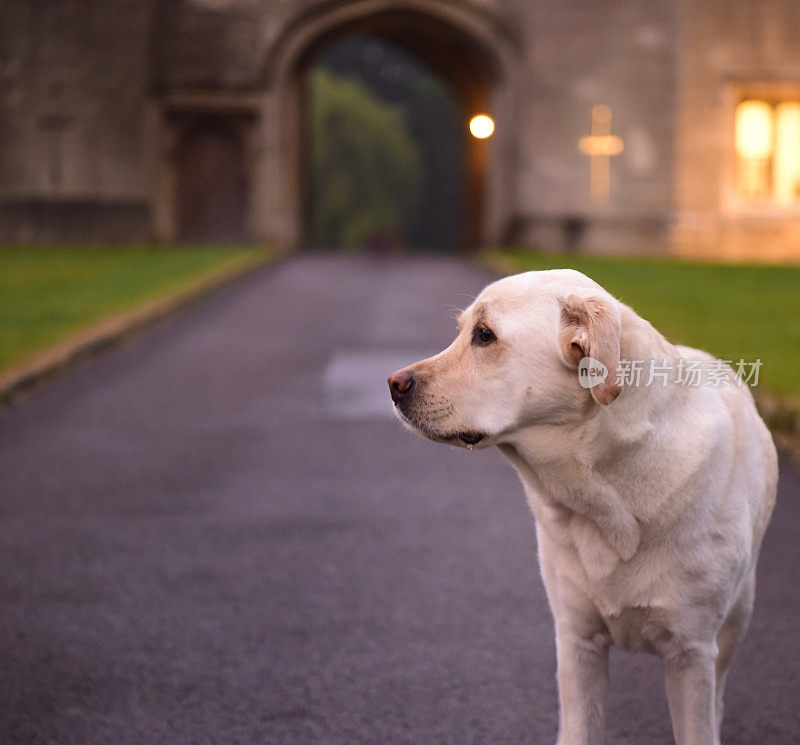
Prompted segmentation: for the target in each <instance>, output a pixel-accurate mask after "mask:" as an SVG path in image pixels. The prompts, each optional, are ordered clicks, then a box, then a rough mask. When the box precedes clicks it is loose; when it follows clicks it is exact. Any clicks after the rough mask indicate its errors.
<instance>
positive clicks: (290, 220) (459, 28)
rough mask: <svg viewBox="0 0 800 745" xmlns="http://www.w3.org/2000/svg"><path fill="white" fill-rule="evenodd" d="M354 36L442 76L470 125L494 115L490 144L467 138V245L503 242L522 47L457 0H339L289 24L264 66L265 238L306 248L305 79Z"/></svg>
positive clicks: (512, 184)
mask: <svg viewBox="0 0 800 745" xmlns="http://www.w3.org/2000/svg"><path fill="white" fill-rule="evenodd" d="M357 33H361V34H368V35H371V36H377V37H379V38H383V39H385V40H387V41H390V42H393V43H395V44H397V45H399V46H401V47H403V48H405V49H407V50H408V51H409V52H411V53H412V54H414V55H415V56H417V57H419V58H420V59H421V60H422V61H423V62H425V63H426V64H428V65H429V66H430V67H431V68H432V69H433V70H434V71H436V72H438V73H439V74H441V75H442V76H443V77H444V78H445V79H446V80H447V81H448V82H449V83H450V84H451V86H452V87H453V89H454V91H455V92H456V95H457V96H458V98H459V100H460V101H461V104H462V108H463V115H464V126H465V127H466V126H467V123H468V120H469V116H470V115H472V114H475V113H479V112H484V111H485V112H489V113H490V114H491V115H492V116H493V118H494V119H495V122H496V125H497V126H496V130H495V135H494V136H493V137H492V138H491V140H488V141H481V140H475V139H472V138H469V145H468V151H467V163H466V169H465V171H466V174H467V176H466V184H465V189H464V199H465V202H464V205H465V210H464V213H465V215H466V216H468V217H467V222H466V224H465V226H464V236H465V239H464V243H465V245H467V246H475V245H479V244H485V243H491V242H493V241H496V240H498V239H499V237H500V236H501V235H502V233H503V231H504V230H505V228H506V226H507V224H508V222H509V221H510V220H511V219H512V218H513V215H514V214H515V212H516V199H517V194H516V192H517V158H516V152H517V121H518V117H517V101H516V91H518V90H519V84H518V76H519V75H520V74H521V72H520V71H521V65H520V55H521V44H520V42H519V37H518V35H517V34H516V33H515V32H514V31H513V29H512V28H511V27H508V26H506V25H505V24H504V23H503V22H502V21H501V20H500V19H498V18H497V17H496V16H495V15H494V14H492V13H491V12H490V11H489V10H488V9H487V8H485V7H484V6H481V5H479V4H478V3H469V2H466V3H465V2H453V1H450V0H412V1H408V0H404V1H403V0H355V1H353V0H348V1H344V0H334V1H331V2H321V3H317V4H315V5H312V6H310V7H307V8H306V9H305V10H302V11H300V12H298V13H297V14H296V15H295V16H293V17H292V18H290V19H289V20H288V21H287V22H286V23H285V24H284V26H283V27H282V28H281V30H280V31H279V33H278V35H277V37H276V40H275V42H274V44H273V45H272V47H271V49H270V51H269V53H268V55H267V59H266V62H265V66H264V70H263V83H264V87H265V90H266V99H265V103H264V116H263V121H264V123H265V124H264V133H263V134H264V137H265V138H267V144H266V145H265V163H264V167H265V171H266V173H267V175H266V177H265V178H264V179H263V181H262V184H261V192H260V193H257V194H256V195H255V198H256V200H257V201H258V202H259V203H260V204H262V205H264V206H265V209H264V211H263V213H262V214H263V215H264V224H263V225H262V229H261V232H263V233H264V234H266V235H270V236H272V237H275V238H278V239H279V240H281V241H283V242H288V243H290V244H295V245H300V244H302V242H303V237H304V232H305V225H304V222H305V209H304V204H303V201H304V200H303V194H304V178H305V174H304V163H303V158H302V134H301V127H302V122H303V113H304V112H303V101H302V80H303V75H304V72H305V69H306V66H307V64H308V61H309V60H310V59H312V58H313V57H314V55H315V53H316V52H318V51H319V50H320V49H321V48H322V47H323V46H325V45H327V44H328V43H331V42H333V41H335V40H337V39H341V38H344V37H346V36H348V35H351V34H357ZM269 123H272V126H270V125H269Z"/></svg>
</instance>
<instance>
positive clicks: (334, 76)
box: [305, 34, 466, 250]
mask: <svg viewBox="0 0 800 745" xmlns="http://www.w3.org/2000/svg"><path fill="white" fill-rule="evenodd" d="M305 91H306V106H305V111H306V117H307V120H306V140H307V146H306V149H305V153H306V157H307V174H308V178H307V184H306V189H307V193H306V199H307V202H306V205H307V210H308V226H309V238H310V241H311V245H314V246H325V247H338V248H349V247H353V246H357V245H358V246H368V247H372V248H381V247H383V248H387V247H392V246H401V245H403V246H411V247H415V248H424V249H435V250H438V249H454V248H456V247H458V246H459V245H460V244H461V242H462V240H463V238H464V236H463V231H462V226H463V209H464V204H463V202H464V197H465V194H464V160H465V159H464V154H465V144H466V143H465V138H466V134H465V128H464V127H463V123H462V115H461V111H460V106H459V102H458V99H457V97H456V95H455V92H454V91H453V89H452V87H451V86H450V85H449V83H448V82H447V81H446V80H445V79H443V78H442V77H441V76H439V75H437V74H435V73H434V72H433V71H432V70H431V69H430V68H429V67H428V66H427V65H425V64H424V63H423V62H421V61H420V60H419V59H418V58H417V57H415V56H414V55H411V54H409V53H408V52H406V51H405V50H404V49H402V48H401V47H398V46H397V45H396V44H393V43H391V42H387V41H384V40H382V39H379V38H376V37H371V36H363V35H358V34H356V35H353V36H349V37H347V38H345V39H342V40H339V41H336V42H333V43H332V44H331V45H330V46H328V47H327V48H325V49H324V50H322V52H321V53H320V54H319V55H318V57H317V58H316V60H313V61H311V62H310V63H309V65H308V72H307V78H306V87H305Z"/></svg>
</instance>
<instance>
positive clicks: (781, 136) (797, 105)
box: [772, 101, 800, 204]
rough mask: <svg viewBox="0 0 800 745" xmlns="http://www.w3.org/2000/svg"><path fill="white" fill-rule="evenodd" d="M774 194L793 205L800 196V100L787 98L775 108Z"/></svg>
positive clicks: (784, 202) (780, 199)
mask: <svg viewBox="0 0 800 745" xmlns="http://www.w3.org/2000/svg"><path fill="white" fill-rule="evenodd" d="M772 183H773V195H774V197H775V200H776V201H777V202H780V203H782V204H789V203H791V202H795V201H797V199H798V197H800V102H797V101H787V102H786V103H782V104H779V105H778V106H777V107H776V108H775V161H774V164H773V182H772Z"/></svg>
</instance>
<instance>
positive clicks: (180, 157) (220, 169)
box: [177, 119, 247, 243]
mask: <svg viewBox="0 0 800 745" xmlns="http://www.w3.org/2000/svg"><path fill="white" fill-rule="evenodd" d="M177 165H178V169H177V170H178V189H177V218H178V237H179V239H180V240H181V241H184V242H196V243H239V242H242V241H243V240H245V237H246V225H245V220H246V209H247V204H246V202H247V178H246V172H245V159H244V152H243V147H242V143H241V139H240V138H239V136H238V135H237V134H236V132H235V131H233V130H232V129H230V128H228V127H226V126H225V124H224V123H223V122H217V121H214V120H213V119H208V120H203V121H200V122H198V123H196V124H194V125H193V126H191V127H190V128H189V129H187V130H186V131H185V132H184V133H183V136H182V137H181V140H180V142H179V143H178V152H177Z"/></svg>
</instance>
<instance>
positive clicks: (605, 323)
mask: <svg viewBox="0 0 800 745" xmlns="http://www.w3.org/2000/svg"><path fill="white" fill-rule="evenodd" d="M620 327H621V323H620V317H619V310H617V308H616V307H615V306H614V305H613V304H612V303H611V302H610V301H608V300H606V299H604V298H601V297H596V296H591V297H581V296H580V295H569V296H568V297H565V298H561V319H560V322H559V330H558V348H559V352H560V353H561V356H562V358H563V360H564V361H565V362H566V363H567V364H568V365H569V366H570V367H574V368H577V367H578V365H579V364H580V361H581V360H582V359H583V358H584V357H591V358H593V359H595V360H598V361H599V362H602V363H603V365H605V367H606V370H608V374H607V375H606V378H605V380H603V381H602V382H600V383H597V384H596V385H594V386H592V387H591V388H590V389H589V390H590V391H591V394H592V397H593V398H594V400H595V401H597V402H598V403H600V404H603V405H608V404H610V403H611V402H612V401H613V400H614V399H615V398H616V397H617V396H619V394H620V392H621V391H622V387H621V386H620V385H619V384H618V383H617V368H618V366H619V337H620Z"/></svg>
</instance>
